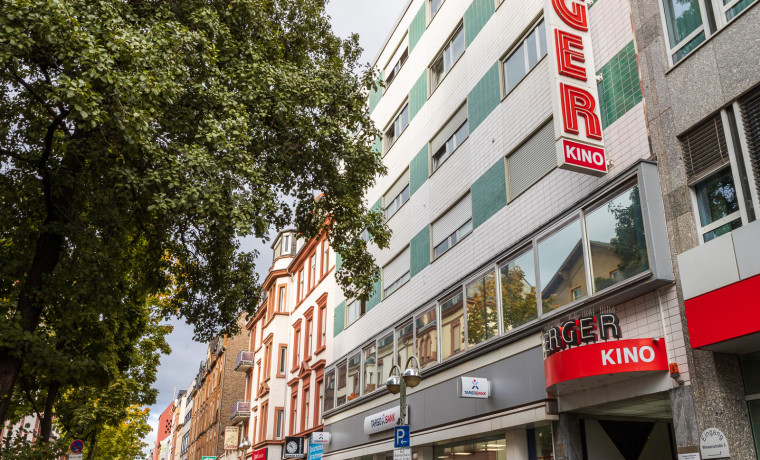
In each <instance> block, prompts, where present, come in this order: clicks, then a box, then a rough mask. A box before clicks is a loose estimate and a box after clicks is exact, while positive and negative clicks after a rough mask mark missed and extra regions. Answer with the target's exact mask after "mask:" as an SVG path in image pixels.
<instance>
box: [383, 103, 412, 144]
mask: <svg viewBox="0 0 760 460" xmlns="http://www.w3.org/2000/svg"><path fill="white" fill-rule="evenodd" d="M407 126H409V103H408V102H406V103H404V106H403V107H402V108H401V110H399V111H398V113H397V114H396V116H395V117H393V123H391V125H390V126H389V127H388V128H387V129H386V130H385V135H384V136H383V142H384V143H385V150H384V151H385V152H387V151H388V150H389V149H390V148H391V147H392V146H393V144H395V143H396V140H397V139H398V138H399V136H401V133H403V132H404V130H405V129H406V127H407Z"/></svg>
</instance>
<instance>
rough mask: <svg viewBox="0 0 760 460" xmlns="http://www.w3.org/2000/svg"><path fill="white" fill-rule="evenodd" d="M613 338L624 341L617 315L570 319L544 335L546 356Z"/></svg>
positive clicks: (602, 314) (606, 314)
mask: <svg viewBox="0 0 760 460" xmlns="http://www.w3.org/2000/svg"><path fill="white" fill-rule="evenodd" d="M611 338H615V339H622V338H623V331H622V330H621V328H620V319H619V318H618V315H617V314H616V313H600V314H598V315H593V316H584V317H582V318H578V319H570V320H568V321H566V322H565V323H563V324H562V325H561V326H555V327H553V328H551V329H549V332H547V333H546V334H544V343H545V345H546V347H545V348H546V354H547V355H551V354H554V353H557V352H560V351H563V350H565V349H566V348H568V347H577V346H578V345H581V344H584V343H591V342H596V341H598V340H609V339H611Z"/></svg>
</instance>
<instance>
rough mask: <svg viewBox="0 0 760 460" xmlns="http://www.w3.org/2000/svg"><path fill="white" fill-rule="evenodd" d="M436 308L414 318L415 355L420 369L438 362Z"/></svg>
mask: <svg viewBox="0 0 760 460" xmlns="http://www.w3.org/2000/svg"><path fill="white" fill-rule="evenodd" d="M437 318H438V309H437V308H435V307H433V308H431V309H429V310H428V311H426V312H424V313H422V314H420V315H419V316H417V318H416V319H415V320H414V321H415V324H414V328H415V334H416V337H417V356H418V357H419V358H420V366H421V367H422V369H424V368H426V367H428V366H430V365H433V364H435V363H437V362H438V321H437Z"/></svg>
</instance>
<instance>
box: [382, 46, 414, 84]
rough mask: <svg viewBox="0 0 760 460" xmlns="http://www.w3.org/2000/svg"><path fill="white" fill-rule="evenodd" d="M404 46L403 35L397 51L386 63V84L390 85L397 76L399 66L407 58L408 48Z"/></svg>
mask: <svg viewBox="0 0 760 460" xmlns="http://www.w3.org/2000/svg"><path fill="white" fill-rule="evenodd" d="M406 44H407V36H406V35H405V36H404V38H403V39H402V40H401V44H399V46H398V49H397V50H396V52H395V53H394V54H393V57H392V58H391V60H390V61H388V65H387V66H385V80H386V83H390V82H391V81H393V79H394V78H396V75H398V72H399V71H400V70H401V66H403V65H404V62H405V61H406V59H407V57H408V56H409V48H408V47H407V45H406Z"/></svg>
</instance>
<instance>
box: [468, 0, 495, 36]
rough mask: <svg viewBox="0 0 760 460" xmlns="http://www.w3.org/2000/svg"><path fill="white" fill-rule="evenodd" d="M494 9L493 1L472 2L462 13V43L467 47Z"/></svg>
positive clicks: (475, 0)
mask: <svg viewBox="0 0 760 460" xmlns="http://www.w3.org/2000/svg"><path fill="white" fill-rule="evenodd" d="M495 8H496V4H495V3H494V1H493V0H473V2H472V3H471V4H470V6H469V7H468V8H467V11H465V13H464V43H465V46H467V47H469V46H470V43H472V41H473V40H475V37H477V36H478V33H480V31H481V30H482V29H483V26H485V25H486V23H487V22H488V20H489V19H491V16H493V12H494V10H495Z"/></svg>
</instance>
